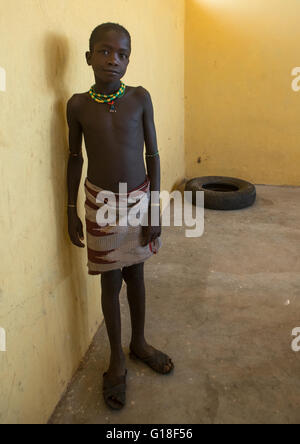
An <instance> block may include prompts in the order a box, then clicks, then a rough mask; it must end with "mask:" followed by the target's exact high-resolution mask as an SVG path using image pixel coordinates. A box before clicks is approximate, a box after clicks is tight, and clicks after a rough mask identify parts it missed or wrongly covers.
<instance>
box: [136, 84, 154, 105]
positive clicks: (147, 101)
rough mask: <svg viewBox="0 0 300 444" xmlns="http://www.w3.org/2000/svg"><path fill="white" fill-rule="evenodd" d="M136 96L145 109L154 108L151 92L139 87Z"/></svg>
mask: <svg viewBox="0 0 300 444" xmlns="http://www.w3.org/2000/svg"><path fill="white" fill-rule="evenodd" d="M136 94H137V96H138V98H139V100H140V102H141V103H142V105H143V107H144V109H146V110H147V109H151V108H152V99H151V95H150V92H149V91H148V90H147V89H146V88H144V87H143V86H137V87H136Z"/></svg>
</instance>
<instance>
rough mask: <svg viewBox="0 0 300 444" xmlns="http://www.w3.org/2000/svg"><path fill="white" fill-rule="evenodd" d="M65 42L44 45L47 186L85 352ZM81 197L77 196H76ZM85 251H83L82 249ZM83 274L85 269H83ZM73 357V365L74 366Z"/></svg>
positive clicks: (73, 330)
mask: <svg viewBox="0 0 300 444" xmlns="http://www.w3.org/2000/svg"><path fill="white" fill-rule="evenodd" d="M69 53H70V48H69V43H68V40H67V39H66V38H65V37H64V36H61V35H58V34H56V33H48V35H47V36H46V38H45V42H44V54H45V59H44V60H45V79H46V84H47V86H48V90H49V91H51V92H52V93H53V105H52V111H53V112H52V118H51V121H50V138H51V140H50V146H51V153H50V156H51V160H50V165H51V166H50V171H49V173H50V178H51V180H50V183H51V185H52V187H53V191H52V192H53V196H54V202H55V216H56V217H55V219H56V227H53V228H54V229H56V239H57V261H58V262H59V267H58V269H59V273H60V277H61V279H59V281H61V280H64V279H66V278H67V277H70V276H72V277H71V279H68V283H69V286H70V288H69V291H68V292H67V297H68V298H70V301H69V302H70V305H68V306H67V311H68V317H69V324H68V325H66V326H65V328H66V331H68V332H69V335H70V337H71V340H72V341H78V342H77V343H78V344H79V343H80V350H81V351H82V352H85V348H86V344H87V343H88V342H89V330H88V322H87V321H88V313H87V303H86V297H87V293H88V291H87V285H86V284H87V281H86V278H85V276H84V274H83V273H82V272H78V271H79V270H80V269H82V259H81V257H82V249H79V248H78V247H75V246H74V245H73V244H72V243H71V241H70V239H69V234H68V219H67V164H68V158H69V154H68V152H69V146H68V126H67V119H66V105H67V101H68V99H69V98H70V97H71V95H72V93H70V92H69V89H68V85H67V84H66V81H65V74H66V70H67V68H68V63H69ZM79 194H80V193H79ZM84 251H86V250H84ZM83 272H84V270H83ZM77 363H78V362H77V357H76V356H74V364H75V365H77Z"/></svg>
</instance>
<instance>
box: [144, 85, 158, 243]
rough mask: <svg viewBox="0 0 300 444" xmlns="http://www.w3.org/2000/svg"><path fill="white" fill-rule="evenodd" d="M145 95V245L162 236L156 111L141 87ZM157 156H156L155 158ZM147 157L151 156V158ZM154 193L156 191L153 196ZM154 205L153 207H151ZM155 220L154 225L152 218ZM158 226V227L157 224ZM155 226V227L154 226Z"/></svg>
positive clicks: (146, 92) (147, 93)
mask: <svg viewBox="0 0 300 444" xmlns="http://www.w3.org/2000/svg"><path fill="white" fill-rule="evenodd" d="M141 91H142V95H143V126H144V138H145V145H146V165H147V174H148V176H149V180H150V202H149V210H148V225H147V226H145V227H144V230H143V231H144V245H145V246H146V245H147V244H148V243H149V242H152V241H154V240H155V239H156V238H157V237H158V236H160V235H161V219H160V207H159V205H158V204H159V194H160V158H159V155H157V152H158V148H157V138H156V130H155V124H154V111H153V105H152V100H151V96H150V94H149V92H148V91H147V90H146V89H145V88H142V87H141ZM154 154H156V155H155V156H153V155H154ZM147 155H150V156H149V157H148V156H147ZM152 191H156V193H154V195H152ZM152 204H154V205H153V206H151V205H152ZM151 216H152V217H153V218H154V221H155V222H154V224H153V222H152V217H151ZM156 221H157V222H158V225H157V222H156ZM152 224H153V225H152Z"/></svg>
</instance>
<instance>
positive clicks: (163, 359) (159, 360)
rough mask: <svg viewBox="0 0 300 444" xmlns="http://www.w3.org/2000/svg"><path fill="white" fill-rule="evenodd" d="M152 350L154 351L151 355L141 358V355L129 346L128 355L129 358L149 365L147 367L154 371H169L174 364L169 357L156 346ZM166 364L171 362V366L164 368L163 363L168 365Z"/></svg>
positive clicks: (165, 372)
mask: <svg viewBox="0 0 300 444" xmlns="http://www.w3.org/2000/svg"><path fill="white" fill-rule="evenodd" d="M153 348H154V347H153ZM154 350H155V353H154V354H153V355H150V356H146V357H145V358H142V357H140V356H138V355H137V354H136V353H135V352H134V351H133V350H132V349H131V348H130V353H129V357H130V358H131V359H139V360H140V361H142V362H144V363H145V364H147V365H149V367H151V368H152V370H154V371H156V372H157V373H162V374H163V375H166V374H168V373H170V372H171V371H172V370H173V368H174V364H173V362H172V360H171V358H170V357H169V356H168V355H166V354H165V353H163V352H161V351H159V350H157V349H156V348H154ZM168 364H172V366H171V368H169V370H164V367H165V365H168Z"/></svg>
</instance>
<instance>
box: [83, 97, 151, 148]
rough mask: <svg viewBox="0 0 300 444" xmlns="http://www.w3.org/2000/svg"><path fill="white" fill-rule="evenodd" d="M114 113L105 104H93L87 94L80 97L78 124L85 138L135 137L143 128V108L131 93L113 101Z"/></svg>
mask: <svg viewBox="0 0 300 444" xmlns="http://www.w3.org/2000/svg"><path fill="white" fill-rule="evenodd" d="M115 109H116V112H110V105H109V104H107V103H97V102H95V101H94V100H93V99H92V98H91V97H90V96H89V95H88V93H85V94H84V95H83V97H82V106H81V112H80V123H81V126H82V129H83V132H84V135H85V136H86V137H87V138H97V139H98V140H99V138H102V139H111V138H116V139H118V138H119V137H120V138H122V140H123V141H124V137H125V138H130V137H136V136H137V133H138V132H139V131H141V130H142V128H143V120H142V117H143V107H142V104H141V103H140V101H139V100H138V98H137V97H136V95H135V94H133V93H132V92H129V93H128V95H126V94H125V95H124V96H123V97H121V98H120V99H118V100H116V101H115Z"/></svg>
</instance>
